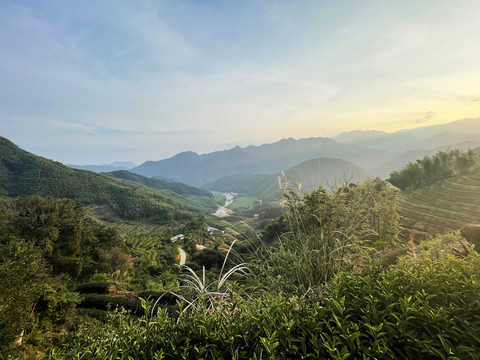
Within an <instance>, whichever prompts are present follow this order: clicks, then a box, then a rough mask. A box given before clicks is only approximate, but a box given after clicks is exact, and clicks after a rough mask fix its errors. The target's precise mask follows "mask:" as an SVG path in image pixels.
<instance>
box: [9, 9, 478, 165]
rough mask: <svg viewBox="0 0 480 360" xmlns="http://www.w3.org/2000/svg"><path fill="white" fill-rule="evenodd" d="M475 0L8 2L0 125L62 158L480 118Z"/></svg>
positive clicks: (135, 156)
mask: <svg viewBox="0 0 480 360" xmlns="http://www.w3.org/2000/svg"><path fill="white" fill-rule="evenodd" d="M479 19H480V1H478V0H471V1H463V0H445V1H442V0H435V1H426V0H425V1H424V0H408V1H406V0H402V1H397V0H395V1H387V0H378V1H362V0H355V1H345V0H342V1H330V0H329V1H327V0H325V1H320V0H317V1H291V0H288V1H287V0H285V1H271V0H268V1H208V0H204V1H201V0H196V1H193V0H192V1H181V0H172V1H160V0H156V1H154V0H151V1H148V0H135V1H131V0H128V1H127V0H124V1H122V0H111V1H102V0H95V1H90V0H75V1H73V0H72V1H68V0H58V1H49V0H41V1H40V0H32V1H21V0H12V1H5V0H0V83H1V86H0V135H2V136H5V137H7V138H9V139H10V140H12V141H14V142H15V143H16V144H17V145H19V146H21V147H23V148H25V149H27V150H29V151H31V152H34V153H36V154H39V155H42V156H46V157H48V158H52V159H54V160H58V161H61V162H64V163H75V164H95V163H97V164H100V163H108V162H112V161H115V160H129V161H134V162H136V163H141V162H143V161H146V160H159V159H162V158H165V157H168V156H171V155H174V154H175V153H177V152H180V151H184V150H193V151H196V152H198V153H203V152H209V151H214V150H221V149H225V148H230V147H233V146H234V145H237V144H239V145H241V146H244V145H248V144H260V143H264V142H273V141H276V140H279V139H281V138H284V137H295V138H300V137H311V136H334V135H337V134H338V133H340V132H341V131H345V130H355V129H362V130H367V129H377V130H385V131H394V130H398V129H402V128H411V127H416V126H425V125H432V124H436V123H442V122H448V121H453V120H457V119H461V118H467V117H478V116H480V46H479V45H478V42H479V39H480V21H479Z"/></svg>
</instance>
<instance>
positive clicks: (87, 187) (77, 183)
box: [0, 138, 215, 221]
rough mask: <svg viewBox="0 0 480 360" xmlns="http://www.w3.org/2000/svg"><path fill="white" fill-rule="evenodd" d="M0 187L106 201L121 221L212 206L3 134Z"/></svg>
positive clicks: (174, 216) (176, 216) (176, 215)
mask: <svg viewBox="0 0 480 360" xmlns="http://www.w3.org/2000/svg"><path fill="white" fill-rule="evenodd" d="M0 187H1V188H3V189H5V190H6V191H7V193H8V195H9V196H22V195H41V196H53V197H58V198H68V199H73V200H75V201H78V202H80V203H82V204H95V205H98V204H100V205H108V206H109V207H110V209H111V210H112V211H113V213H114V214H115V215H117V216H120V217H122V218H125V219H140V218H155V219H157V220H158V221H168V220H180V219H190V218H191V217H192V213H195V212H199V211H204V212H210V211H214V209H215V205H214V202H213V200H212V199H211V198H207V197H205V200H206V201H204V202H202V201H199V200H198V199H196V200H195V201H191V200H189V199H187V198H185V197H184V196H181V195H179V194H176V193H174V192H172V191H169V190H156V189H150V188H147V187H145V186H142V185H138V184H135V183H132V182H125V181H122V180H119V179H114V178H112V177H109V176H107V175H103V174H97V173H93V172H90V171H86V170H77V169H72V168H69V167H67V166H65V165H63V164H61V163H59V162H55V161H51V160H48V159H45V158H42V157H39V156H36V155H33V154H31V153H28V152H26V151H24V150H22V149H20V148H19V147H17V146H16V145H14V144H13V143H12V142H10V141H9V140H7V139H5V138H0Z"/></svg>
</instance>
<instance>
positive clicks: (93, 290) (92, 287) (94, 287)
mask: <svg viewBox="0 0 480 360" xmlns="http://www.w3.org/2000/svg"><path fill="white" fill-rule="evenodd" d="M112 284H113V283H112V282H109V281H96V282H90V283H86V284H81V285H78V286H77V289H76V290H75V291H77V292H79V293H81V294H108V289H109V288H110V286H111V285H112Z"/></svg>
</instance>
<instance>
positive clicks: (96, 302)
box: [79, 294, 143, 315]
mask: <svg viewBox="0 0 480 360" xmlns="http://www.w3.org/2000/svg"><path fill="white" fill-rule="evenodd" d="M79 306H80V307H83V308H88V309H98V310H110V309H116V308H119V309H120V308H124V309H125V310H129V311H131V312H132V313H134V314H136V315H141V314H142V313H143V310H142V307H141V304H140V301H139V300H138V299H136V298H134V299H130V298H126V297H122V296H108V295H96V294H89V295H86V296H85V299H84V300H83V301H82V302H81V304H80V305H79Z"/></svg>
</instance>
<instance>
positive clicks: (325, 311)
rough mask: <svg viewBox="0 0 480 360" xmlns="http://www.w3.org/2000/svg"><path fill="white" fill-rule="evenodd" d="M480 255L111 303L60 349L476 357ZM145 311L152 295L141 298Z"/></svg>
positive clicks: (79, 353) (76, 352)
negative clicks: (194, 304)
mask: <svg viewBox="0 0 480 360" xmlns="http://www.w3.org/2000/svg"><path fill="white" fill-rule="evenodd" d="M479 269H480V256H479V255H478V254H471V256H470V257H468V258H465V259H456V258H453V257H451V256H449V255H445V256H442V257H441V258H440V259H439V260H434V259H431V258H428V257H427V258H420V257H416V258H411V257H407V258H404V259H403V260H401V261H400V262H399V263H398V264H397V265H395V266H394V267H391V268H389V269H387V270H385V271H382V270H381V269H378V268H375V267H372V268H368V269H367V270H365V271H364V272H362V273H359V274H356V275H355V274H348V273H342V274H339V275H337V276H336V277H335V278H333V279H332V281H331V282H330V283H329V284H328V286H326V287H325V288H323V289H322V292H318V293H316V294H313V296H311V297H309V298H296V297H293V298H292V297H285V296H272V295H266V294H265V295H260V296H259V297H257V298H254V299H245V298H243V297H241V296H238V295H235V293H233V295H234V296H233V297H232V298H231V299H230V301H223V302H219V303H217V307H216V308H215V310H213V311H205V310H202V309H198V308H197V309H196V310H192V311H187V312H183V313H182V317H181V318H179V319H177V318H175V317H171V316H170V315H169V314H168V312H167V311H166V310H160V311H158V313H156V316H154V317H153V318H150V317H149V316H148V315H146V316H145V317H143V318H140V319H134V318H131V317H129V316H127V315H125V314H124V313H114V314H112V315H111V317H110V319H109V320H108V321H107V322H106V323H105V324H103V323H100V322H98V321H95V320H90V321H87V322H85V323H84V324H82V325H81V326H80V327H79V328H78V329H77V331H76V332H75V333H72V334H71V335H70V336H68V338H67V339H68V340H67V341H66V344H68V347H67V348H66V349H63V350H61V349H56V350H54V351H53V352H52V353H51V358H53V359H129V358H132V359H147V358H151V359H153V358H157V359H178V358H185V359H198V358H213V359H221V358H233V359H255V358H256V359H260V358H268V359H298V358H313V359H362V358H363V359H386V358H388V359H462V360H463V359H476V358H477V355H478V351H479V350H480V338H479V337H478V335H477V334H478V329H479V326H480V317H479V314H478V302H479V301H480V288H479V282H478V281H476V280H477V279H478V277H479V276H480V273H479ZM144 306H145V309H146V314H148V313H149V312H148V310H149V307H148V304H144Z"/></svg>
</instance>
